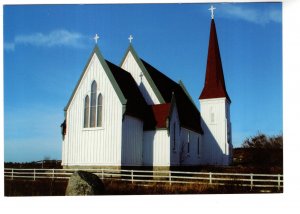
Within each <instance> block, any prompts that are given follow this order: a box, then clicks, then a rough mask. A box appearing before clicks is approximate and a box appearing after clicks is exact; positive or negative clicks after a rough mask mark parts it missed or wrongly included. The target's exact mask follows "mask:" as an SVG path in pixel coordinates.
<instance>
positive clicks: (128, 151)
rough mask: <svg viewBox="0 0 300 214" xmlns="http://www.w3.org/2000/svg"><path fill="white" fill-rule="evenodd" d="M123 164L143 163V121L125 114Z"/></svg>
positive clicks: (122, 147)
mask: <svg viewBox="0 0 300 214" xmlns="http://www.w3.org/2000/svg"><path fill="white" fill-rule="evenodd" d="M121 149H122V166H140V165H142V164H143V121H141V120H140V119H137V118H134V117H131V116H127V115H126V116H124V119H123V125H122V145H121Z"/></svg>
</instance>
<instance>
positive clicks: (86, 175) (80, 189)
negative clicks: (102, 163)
mask: <svg viewBox="0 0 300 214" xmlns="http://www.w3.org/2000/svg"><path fill="white" fill-rule="evenodd" d="M104 190H105V188H104V184H103V183H102V181H101V180H100V178H99V177H98V176H97V175H95V174H92V173H90V172H85V171H76V172H74V173H73V175H72V176H71V177H70V179H69V182H68V186H67V189H66V195H68V196H70V195H102V194H103V193H104Z"/></svg>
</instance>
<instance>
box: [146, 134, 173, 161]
mask: <svg viewBox="0 0 300 214" xmlns="http://www.w3.org/2000/svg"><path fill="white" fill-rule="evenodd" d="M143 163H144V165H145V166H152V165H153V166H170V137H169V135H168V131H167V130H166V129H161V130H155V131H144V142H143Z"/></svg>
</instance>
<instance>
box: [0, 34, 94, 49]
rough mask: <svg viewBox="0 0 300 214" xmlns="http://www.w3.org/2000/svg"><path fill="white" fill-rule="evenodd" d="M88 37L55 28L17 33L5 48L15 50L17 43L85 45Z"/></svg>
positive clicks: (78, 46)
mask: <svg viewBox="0 0 300 214" xmlns="http://www.w3.org/2000/svg"><path fill="white" fill-rule="evenodd" d="M86 41H88V40H87V39H86V37H85V36H84V35H82V34H80V33H77V32H70V31H67V30H54V31H51V32H50V33H48V34H44V33H33V34H28V35H17V36H16V37H15V39H14V42H13V43H5V44H4V49H5V50H7V51H13V50H14V49H15V47H16V46H17V45H33V46H39V47H56V46H58V47H61V46H65V47H73V48H82V47H85V44H86Z"/></svg>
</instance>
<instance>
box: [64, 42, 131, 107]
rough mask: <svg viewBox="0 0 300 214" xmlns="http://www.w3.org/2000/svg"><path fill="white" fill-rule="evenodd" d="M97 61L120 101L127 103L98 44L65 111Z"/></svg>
mask: <svg viewBox="0 0 300 214" xmlns="http://www.w3.org/2000/svg"><path fill="white" fill-rule="evenodd" d="M96 61H97V62H98V63H99V65H98V67H99V66H100V67H101V68H102V69H103V70H104V72H105V74H106V76H107V77H108V80H109V82H110V83H111V85H112V86H113V88H114V91H115V92H116V94H117V96H118V98H119V100H120V102H121V103H122V104H126V102H127V100H126V98H125V97H124V95H123V93H122V91H121V89H120V87H119V85H118V84H117V82H116V80H115V78H114V76H113V74H112V72H111V71H110V69H109V67H108V65H107V63H106V61H105V60H104V58H103V56H102V54H101V52H100V50H99V48H98V46H97V45H96V46H95V48H94V49H93V51H92V53H91V55H90V57H89V59H88V61H87V64H86V65H85V67H84V69H83V72H82V74H81V76H80V78H79V80H78V82H77V84H76V87H75V89H74V90H73V93H72V95H71V97H70V99H69V101H68V103H67V105H66V107H65V109H64V110H65V111H67V110H68V108H69V106H70V104H71V102H72V100H73V98H74V96H75V94H76V92H77V91H78V88H79V87H80V86H81V85H82V81H83V79H84V77H85V76H86V73H87V71H89V70H93V71H94V70H95V69H93V66H92V65H93V64H94V63H96Z"/></svg>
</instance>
